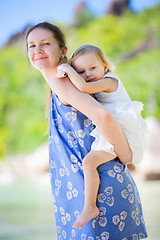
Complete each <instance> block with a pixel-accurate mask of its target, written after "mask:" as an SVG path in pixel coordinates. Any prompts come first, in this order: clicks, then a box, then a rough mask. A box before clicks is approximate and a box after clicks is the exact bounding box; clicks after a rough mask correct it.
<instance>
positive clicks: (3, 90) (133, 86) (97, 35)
mask: <svg viewBox="0 0 160 240" xmlns="http://www.w3.org/2000/svg"><path fill="white" fill-rule="evenodd" d="M159 11H160V5H157V6H155V7H154V8H152V9H147V10H144V11H142V12H140V13H132V12H130V11H126V12H125V13H124V15H123V16H121V17H115V16H111V15H107V16H104V17H101V18H97V19H93V20H91V21H89V22H87V23H85V24H83V25H82V27H79V28H77V29H73V28H69V27H67V26H62V25H60V24H58V25H59V26H60V27H61V28H62V30H63V31H64V33H65V35H66V36H67V42H68V48H69V55H70V54H71V53H72V51H74V50H75V49H76V48H77V47H79V46H80V45H83V44H94V45H96V46H99V47H100V48H101V49H102V50H103V51H104V52H105V54H106V55H107V56H110V58H111V59H112V61H113V62H115V63H116V73H117V75H118V76H119V77H120V78H121V80H122V82H123V83H124V85H125V87H126V89H127V91H128V92H129V94H130V96H131V98H132V99H133V100H137V101H142V102H143V103H144V111H143V116H144V117H147V116H149V115H153V116H155V117H157V118H159V119H160V95H159V94H158V93H159V92H158V91H159V89H160V84H159V79H160V68H159V62H160V56H159V52H160V48H159V45H158V43H159V42H160V18H159ZM146 41H152V42H153V47H152V48H150V49H148V50H145V51H141V52H140V53H139V54H138V55H137V56H135V57H134V58H130V59H128V60H126V61H124V58H123V56H125V55H128V54H130V53H132V52H134V51H135V50H137V49H138V48H140V47H141V46H142V45H143V44H144V43H145V42H146ZM0 56H1V57H0V158H2V157H3V156H5V155H6V154H13V153H21V152H28V151H32V150H34V149H35V148H36V147H37V146H39V145H40V144H41V143H43V142H44V141H46V140H47V138H48V136H47V135H44V133H45V132H46V129H47V128H46V124H45V120H44V105H45V95H46V88H45V81H44V80H43V77H42V76H41V74H40V73H39V72H38V71H36V70H34V69H33V68H32V67H31V66H29V64H28V63H27V54H26V53H24V52H23V51H21V49H20V48H18V46H17V45H16V46H11V47H4V48H3V49H1V51H0Z"/></svg>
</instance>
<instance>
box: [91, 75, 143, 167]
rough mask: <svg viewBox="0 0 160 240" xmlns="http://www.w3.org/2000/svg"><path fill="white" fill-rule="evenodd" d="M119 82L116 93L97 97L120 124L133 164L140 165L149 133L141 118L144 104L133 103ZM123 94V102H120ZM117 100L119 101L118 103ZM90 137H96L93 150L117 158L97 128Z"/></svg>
mask: <svg viewBox="0 0 160 240" xmlns="http://www.w3.org/2000/svg"><path fill="white" fill-rule="evenodd" d="M113 75H114V74H112V77H113ZM105 76H106V75H105ZM114 78H116V79H118V78H117V76H116V75H114ZM118 81H119V86H118V89H117V91H115V92H114V93H105V92H101V93H98V94H96V97H97V98H98V100H99V101H100V100H101V99H103V102H102V104H103V106H104V107H105V108H106V109H107V110H108V111H109V112H111V113H112V115H113V116H114V117H115V119H116V121H117V122H118V123H119V125H120V127H121V129H122V131H123V133H124V135H125V137H126V139H127V141H128V143H129V145H130V148H131V150H132V153H133V158H132V162H133V163H134V164H138V163H140V162H141V161H142V159H143V152H144V148H145V142H146V133H147V125H146V122H145V120H144V119H143V118H142V116H141V111H142V110H143V104H142V103H141V102H137V101H131V99H130V98H129V96H128V94H126V90H125V88H124V86H123V84H122V83H121V82H120V80H119V79H118ZM124 91H125V92H124ZM116 93H117V96H116ZM123 93H124V94H123ZM113 94H114V101H113V102H112V101H111V99H113ZM121 94H122V99H123V100H120V95H121ZM124 96H126V99H124ZM116 98H117V99H118V100H117V101H116ZM107 101H108V102H107ZM106 124H107V123H106ZM90 135H91V136H93V137H95V141H94V142H93V143H92V146H91V150H103V151H106V152H109V153H111V154H113V155H115V156H117V155H116V153H115V152H114V146H113V145H112V144H110V143H109V142H108V141H107V140H106V139H105V138H104V137H103V136H102V134H101V133H100V132H99V130H98V129H97V128H95V129H94V130H93V131H92V132H91V134H90Z"/></svg>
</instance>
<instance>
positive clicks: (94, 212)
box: [72, 207, 99, 228]
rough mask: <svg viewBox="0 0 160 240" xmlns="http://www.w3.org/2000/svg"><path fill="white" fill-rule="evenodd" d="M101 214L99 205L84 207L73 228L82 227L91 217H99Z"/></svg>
mask: <svg viewBox="0 0 160 240" xmlns="http://www.w3.org/2000/svg"><path fill="white" fill-rule="evenodd" d="M98 214H99V209H98V208H97V207H94V208H93V207H86V208H84V209H83V211H82V212H81V214H80V215H79V217H78V218H77V220H76V221H75V223H74V224H73V226H72V227H73V228H81V227H82V226H84V225H85V224H86V223H88V222H89V221H90V220H91V219H93V218H95V217H97V216H98Z"/></svg>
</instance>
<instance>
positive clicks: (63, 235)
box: [57, 226, 67, 240]
mask: <svg viewBox="0 0 160 240" xmlns="http://www.w3.org/2000/svg"><path fill="white" fill-rule="evenodd" d="M57 234H58V240H63V239H66V237H67V233H66V232H65V231H64V230H62V229H61V227H60V226H57Z"/></svg>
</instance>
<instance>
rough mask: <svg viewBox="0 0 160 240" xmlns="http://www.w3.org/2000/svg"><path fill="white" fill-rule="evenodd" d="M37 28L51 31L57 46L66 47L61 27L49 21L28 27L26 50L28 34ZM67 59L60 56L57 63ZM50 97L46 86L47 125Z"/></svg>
mask: <svg viewBox="0 0 160 240" xmlns="http://www.w3.org/2000/svg"><path fill="white" fill-rule="evenodd" d="M37 28H41V29H46V30H49V31H51V32H52V33H53V37H54V38H55V39H56V40H57V42H58V44H59V47H60V48H63V47H66V39H65V36H64V34H63V32H62V31H61V29H60V28H59V27H57V26H56V25H53V24H51V23H48V22H41V23H38V24H37V25H35V26H32V27H31V28H29V29H28V31H27V33H26V47H27V50H28V44H27V40H28V36H29V34H30V33H31V32H32V31H33V30H34V29H37ZM67 61H68V59H67V56H63V58H61V59H60V60H59V64H62V63H66V62H67ZM51 97H52V90H51V88H50V87H48V93H47V98H46V110H45V120H46V123H47V125H49V111H50V102H51Z"/></svg>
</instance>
